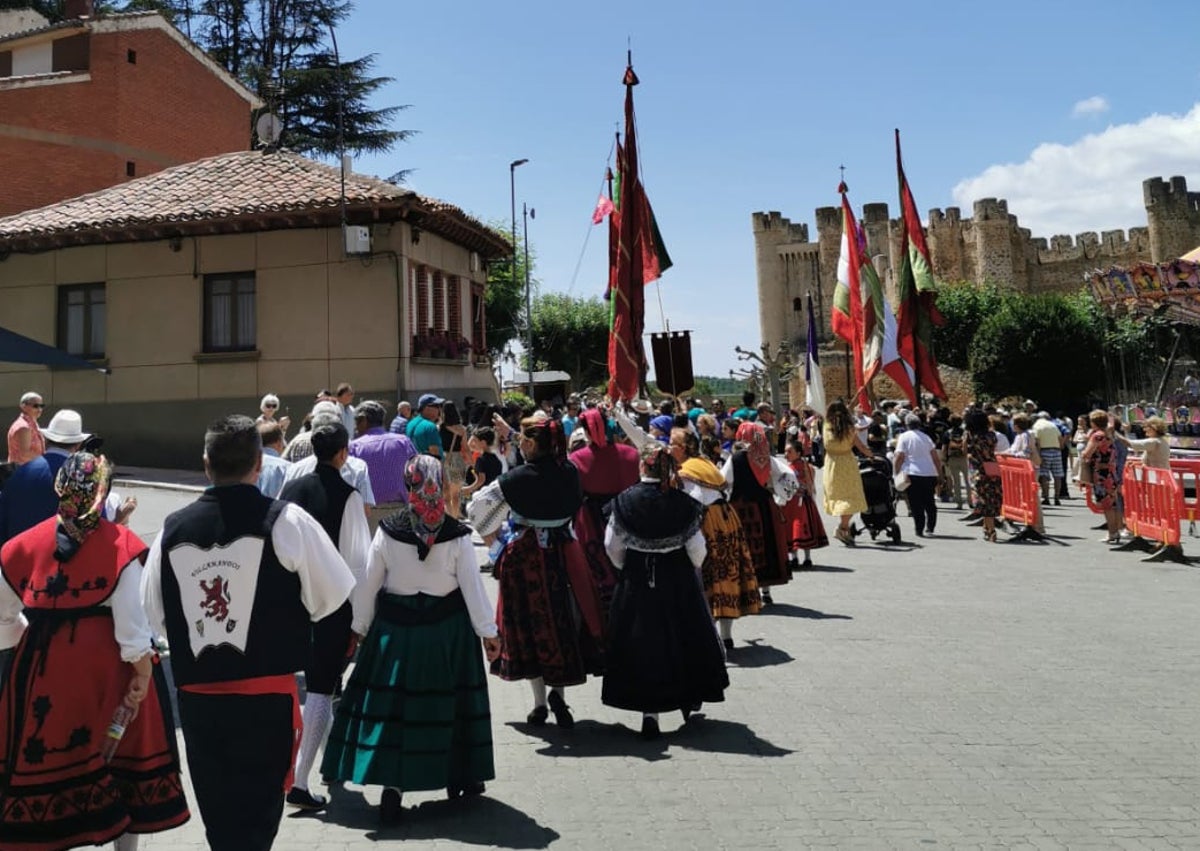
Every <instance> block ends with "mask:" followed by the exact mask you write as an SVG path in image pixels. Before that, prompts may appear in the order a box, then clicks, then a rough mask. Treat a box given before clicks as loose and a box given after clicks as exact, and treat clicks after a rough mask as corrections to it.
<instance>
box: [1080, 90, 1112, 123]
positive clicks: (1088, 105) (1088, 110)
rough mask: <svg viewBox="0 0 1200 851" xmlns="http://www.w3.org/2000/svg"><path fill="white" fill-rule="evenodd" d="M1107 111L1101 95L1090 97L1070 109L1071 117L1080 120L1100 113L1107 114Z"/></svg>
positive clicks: (1105, 102) (1105, 101) (1106, 103)
mask: <svg viewBox="0 0 1200 851" xmlns="http://www.w3.org/2000/svg"><path fill="white" fill-rule="evenodd" d="M1108 109H1109V107H1108V101H1107V100H1106V99H1105V98H1104V96H1103V95H1092V96H1091V97H1090V98H1084V99H1083V100H1081V101H1079V102H1078V103H1076V104H1075V106H1073V107H1071V116H1072V117H1073V118H1081V117H1083V116H1085V115H1099V114H1100V113H1102V112H1108Z"/></svg>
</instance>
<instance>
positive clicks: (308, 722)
mask: <svg viewBox="0 0 1200 851" xmlns="http://www.w3.org/2000/svg"><path fill="white" fill-rule="evenodd" d="M332 723H333V697H332V695H328V694H311V693H310V694H309V695H308V697H307V698H305V701H304V733H303V735H302V736H301V737H300V754H299V755H298V756H297V757H296V779H295V783H294V785H295V786H296V787H297V788H299V789H305V790H307V789H308V775H309V774H311V773H312V767H313V763H314V762H316V760H317V752H318V751H319V750H321V746H322V745H323V744H325V737H326V736H328V735H329V728H330V726H331V725H332Z"/></svg>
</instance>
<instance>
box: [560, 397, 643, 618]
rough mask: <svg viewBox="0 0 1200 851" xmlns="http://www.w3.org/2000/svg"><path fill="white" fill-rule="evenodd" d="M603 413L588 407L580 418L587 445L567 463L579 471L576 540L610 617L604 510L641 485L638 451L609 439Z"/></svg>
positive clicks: (612, 576) (612, 578) (612, 580)
mask: <svg viewBox="0 0 1200 851" xmlns="http://www.w3.org/2000/svg"><path fill="white" fill-rule="evenodd" d="M606 425H607V423H605V418H604V414H603V413H601V411H600V410H599V409H598V408H588V409H587V410H586V411H584V412H583V414H582V415H581V416H580V417H579V426H578V430H577V431H576V434H578V433H579V431H585V432H586V433H587V437H588V444H587V445H586V446H584V447H582V448H581V449H576V450H575V451H574V452H572V453H571V454H570V455H569V456H567V457H568V460H569V461H570V462H571V464H572V465H574V467H575V469H576V470H578V471H579V484H580V486H581V487H582V488H583V505H582V506H581V507H580V509H579V513H578V514H576V515H575V537H576V538H578V539H579V545H580V546H581V547H583V551H584V554H586V555H587V560H588V567H590V568H591V571H592V576H593V578H594V579H595V581H596V585H597V587H598V588H599V589H600V605H601V607H602V609H603V611H604V612H605V613H606V614H607V612H608V605H609V603H610V602H611V600H612V593H613V588H614V587H616V583H617V576H616V573H615V572H614V571H613V564H612V562H611V561H609V558H608V554H607V553H606V552H604V527H605V525H606V524H607V522H608V521H607V520H606V519H605V516H604V509H605V507H606V506H607V505H608V503H609V501H610V500H612V498H613V497H615V496H616V495H617V494H619V493H620V492H621V491H623V490H625V489H626V488H629V487H632V486H633V485H636V484H637V482H638V451H637V450H636V449H634V448H633V447H632V446H629V445H628V444H624V443H615V442H612V441H610V440H609V439H608V435H607V430H606Z"/></svg>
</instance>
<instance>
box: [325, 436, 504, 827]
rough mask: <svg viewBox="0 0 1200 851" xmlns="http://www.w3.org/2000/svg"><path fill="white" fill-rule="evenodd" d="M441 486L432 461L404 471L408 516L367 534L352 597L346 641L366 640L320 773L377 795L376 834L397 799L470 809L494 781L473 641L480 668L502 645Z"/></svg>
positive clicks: (392, 815)
mask: <svg viewBox="0 0 1200 851" xmlns="http://www.w3.org/2000/svg"><path fill="white" fill-rule="evenodd" d="M442 476H443V472H442V464H441V462H440V461H439V460H438V459H437V458H434V457H433V456H432V455H418V456H417V457H415V458H413V459H411V460H410V461H409V462H408V465H407V466H406V467H405V471H404V481H405V484H406V485H407V487H408V504H407V505H406V506H404V507H403V508H402V509H401V510H400V511H398V512H396V513H395V514H393V515H391V516H390V517H387V518H385V519H384V520H383V522H381V523H380V524H379V529H378V531H376V533H375V540H374V541H372V543H371V556H370V560H369V562H368V565H367V573H366V576H365V577H364V579H363V581H362V582H361V583H359V584H358V586H356V588H355V590H354V594H355V600H354V611H355V617H356V620H355V623H354V631H355V632H356V633H357V634H358V635H360V636H365V637H364V638H363V639H362V644H361V646H360V650H359V656H358V664H357V665H356V666H355V668H354V673H353V675H352V676H351V677H350V682H349V684H348V685H347V686H346V691H345V694H344V695H343V696H342V700H341V703H340V704H339V705H338V711H337V717H336V719H335V720H334V724H333V730H332V732H331V733H330V736H329V743H328V744H327V745H326V747H325V759H324V762H323V764H322V766H321V773H322V775H324V776H326V777H334V778H336V779H338V780H345V781H349V782H352V783H358V784H362V785H367V786H383V787H385V788H384V792H383V797H382V799H381V801H380V805H379V807H380V816H381V819H382V820H383V821H384V822H385V823H386V822H392V821H395V820H396V819H397V818H398V817H399V815H400V810H401V801H402V798H401V796H402V795H403V793H404V792H406V791H418V790H431V789H445V790H446V791H447V793H448V794H449V796H450V797H451V798H458V797H464V796H466V797H470V796H475V795H479V794H482V793H483V791H484V782H485V781H487V780H491V779H492V778H493V777H495V776H496V772H495V768H494V765H493V759H492V729H491V711H490V708H489V704H488V692H487V674H486V673H485V672H484V667H483V659H482V658H481V655H480V652H479V639H480V638H481V639H483V646H484V648H485V650H486V653H487V658H488V659H489V660H492V659H495V658H496V656H497V655H498V654H499V652H500V640H499V639H498V638H497V637H496V635H497V629H496V623H495V621H494V620H493V619H492V606H491V602H490V601H489V600H488V596H487V592H486V591H485V590H484V587H483V580H482V579H481V577H480V575H479V568H478V567H477V566H476V563H475V548H474V546H472V544H471V529H470V527H469V526H466V525H465V524H463V523H460V522H459V521H458V520H456V519H455V518H453V517H451V516H449V514H447V512H446V502H445V498H444V495H443V484H442V482H443V478H442ZM477 636H478V637H477Z"/></svg>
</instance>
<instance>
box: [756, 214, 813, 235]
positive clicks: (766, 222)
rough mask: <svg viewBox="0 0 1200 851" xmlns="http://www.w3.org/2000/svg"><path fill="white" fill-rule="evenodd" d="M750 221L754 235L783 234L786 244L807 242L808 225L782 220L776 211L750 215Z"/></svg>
mask: <svg viewBox="0 0 1200 851" xmlns="http://www.w3.org/2000/svg"><path fill="white" fill-rule="evenodd" d="M750 219H751V222H752V223H753V226H754V232H755V233H763V232H765V231H777V232H783V235H784V236H785V237H786V240H787V241H788V242H808V225H807V224H803V223H801V224H792V221H791V219H786V218H784V217H783V215H782V214H780V213H779V211H778V210H772V211H771V212H769V213H752V214H751V216H750Z"/></svg>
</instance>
